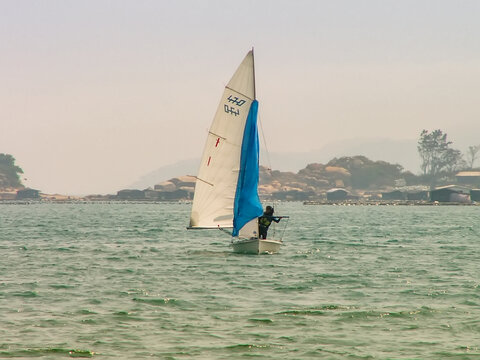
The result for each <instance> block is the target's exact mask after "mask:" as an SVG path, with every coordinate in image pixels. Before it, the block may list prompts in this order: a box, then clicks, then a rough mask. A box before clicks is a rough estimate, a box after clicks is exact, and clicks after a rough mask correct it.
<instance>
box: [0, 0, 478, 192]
mask: <svg viewBox="0 0 480 360" xmlns="http://www.w3.org/2000/svg"><path fill="white" fill-rule="evenodd" d="M479 19H480V1H476V0H472V1H462V0H457V1H453V0H452V1H442V0H432V1H422V0H412V1H408V0H398V1H388V0H378V1H368V0H365V1H357V0H352V1H341V0H340V1H339V0H335V1H320V0H312V1H306V0H291V1H286V0H271V1H269V0H254V1H247V0H243V1H238V0H236V1H229V0H218V1H200V0H191V1H182V0H175V1H167V0H165V1H160V0H156V1H147V0H140V1H137V0H135V1H134V0H132V1H122V0H110V1H107V0H91V1H88V0H83V1H81V0H78V1H68V0H44V1H33V0H32V1H26V0H10V1H8V0H0V152H4V153H10V154H12V155H13V156H14V157H15V158H16V159H17V164H18V165H19V166H21V167H22V168H23V169H24V171H25V177H26V178H27V179H28V180H27V181H26V184H27V185H28V186H31V187H34V188H38V189H40V190H42V191H44V192H50V193H52V192H60V193H69V194H86V193H113V192H116V191H117V190H119V189H121V188H123V187H125V186H126V185H128V184H130V183H133V182H134V181H135V180H137V179H138V178H139V177H140V176H142V175H144V174H145V173H148V172H150V171H152V170H155V169H157V168H159V167H161V166H163V165H167V164H172V163H175V162H176V161H179V160H183V159H188V158H192V157H199V156H200V153H201V152H202V150H203V146H204V142H205V137H206V131H207V129H208V127H209V126H210V122H211V120H212V118H213V115H214V113H215V110H216V107H217V105H218V101H219V99H220V96H221V94H222V91H223V86H224V85H225V84H226V83H227V82H228V80H229V79H230V76H231V75H232V74H233V72H234V70H235V69H236V67H237V66H238V64H239V63H240V62H241V60H242V59H243V57H244V56H245V54H246V53H247V51H248V50H249V49H250V48H251V47H252V46H254V47H255V55H256V74H257V97H258V99H259V102H260V120H261V122H262V124H263V127H264V129H265V133H266V138H267V144H268V148H269V151H270V152H303V151H310V150H315V149H319V148H321V147H323V146H324V145H326V144H328V143H331V142H335V141H338V140H342V139H349V138H391V139H416V138H418V135H419V133H420V131H421V130H422V129H424V128H425V129H429V130H431V129H435V128H440V129H442V130H444V131H445V132H447V133H448V135H449V138H450V139H451V140H453V141H454V146H455V145H456V147H458V148H459V149H460V150H462V151H464V150H466V148H467V147H468V146H469V145H474V144H479V143H480V102H479V94H480V41H479V39H480V21H479ZM272 165H273V167H275V164H272ZM179 175H180V174H179Z"/></svg>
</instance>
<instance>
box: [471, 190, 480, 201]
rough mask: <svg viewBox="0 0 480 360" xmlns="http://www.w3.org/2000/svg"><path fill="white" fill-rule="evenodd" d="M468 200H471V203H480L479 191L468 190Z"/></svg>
mask: <svg viewBox="0 0 480 360" xmlns="http://www.w3.org/2000/svg"><path fill="white" fill-rule="evenodd" d="M470 200H472V201H480V189H472V190H470Z"/></svg>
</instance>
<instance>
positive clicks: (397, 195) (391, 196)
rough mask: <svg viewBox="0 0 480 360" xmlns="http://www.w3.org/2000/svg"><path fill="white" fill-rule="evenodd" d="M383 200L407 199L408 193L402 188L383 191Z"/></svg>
mask: <svg viewBox="0 0 480 360" xmlns="http://www.w3.org/2000/svg"><path fill="white" fill-rule="evenodd" d="M382 199H383V200H407V193H406V192H403V191H400V190H393V191H388V192H383V193H382Z"/></svg>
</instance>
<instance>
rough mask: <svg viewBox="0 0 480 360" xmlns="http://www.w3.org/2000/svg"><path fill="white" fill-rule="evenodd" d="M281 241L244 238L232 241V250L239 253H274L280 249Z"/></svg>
mask: <svg viewBox="0 0 480 360" xmlns="http://www.w3.org/2000/svg"><path fill="white" fill-rule="evenodd" d="M280 246H282V242H281V241H279V240H271V239H257V238H251V239H245V240H237V241H235V242H233V243H232V247H233V252H235V253H239V254H254V255H259V254H275V253H278V252H279V251H280Z"/></svg>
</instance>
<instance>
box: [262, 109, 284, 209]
mask: <svg viewBox="0 0 480 360" xmlns="http://www.w3.org/2000/svg"><path fill="white" fill-rule="evenodd" d="M258 122H259V123H260V132H261V133H262V139H263V144H264V146H265V155H266V158H267V172H268V173H269V174H270V176H271V175H272V160H271V158H270V151H269V150H268V146H267V139H266V138H265V131H264V130H263V123H262V119H261V118H260V113H258ZM270 201H271V202H272V205H273V207H274V208H275V207H276V206H277V204H278V203H279V202H278V201H277V200H273V201H272V200H270Z"/></svg>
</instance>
